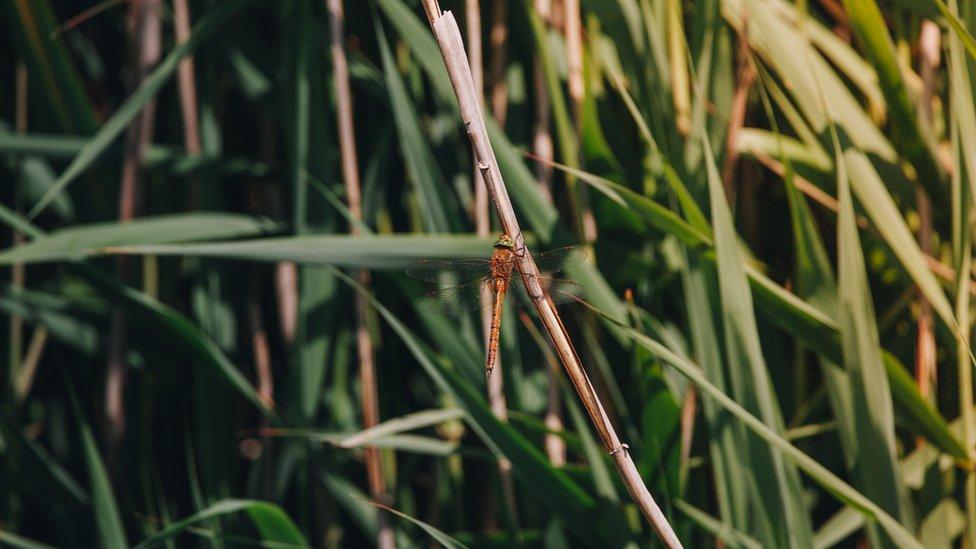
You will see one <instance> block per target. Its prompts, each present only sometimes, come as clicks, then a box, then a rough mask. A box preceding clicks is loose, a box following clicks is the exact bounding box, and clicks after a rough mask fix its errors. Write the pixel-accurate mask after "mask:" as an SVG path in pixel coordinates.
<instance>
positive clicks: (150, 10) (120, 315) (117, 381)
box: [105, 0, 162, 447]
mask: <svg viewBox="0 0 976 549" xmlns="http://www.w3.org/2000/svg"><path fill="white" fill-rule="evenodd" d="M161 10H162V1H161V0H137V1H134V2H133V3H132V8H131V11H130V21H129V23H130V27H129V36H130V40H131V42H132V43H133V45H134V51H135V55H134V56H133V60H132V66H133V68H134V69H135V70H134V76H135V82H133V83H132V88H133V89H135V88H136V87H137V86H138V85H139V84H140V83H141V82H142V81H143V80H145V79H146V77H147V76H148V75H149V72H150V71H151V70H152V69H153V67H154V66H155V65H156V63H157V62H158V61H159V57H160V54H161V53H162V51H161V48H162V40H161V38H162V25H161V22H160V11H161ZM155 116H156V100H155V99H153V100H150V101H148V102H147V103H146V105H145V107H143V109H142V112H141V113H140V115H139V116H138V117H137V118H136V119H135V120H133V122H132V124H131V125H130V126H129V129H128V131H127V132H126V135H125V158H124V160H123V163H122V184H121V189H120V193H119V221H121V222H123V223H124V222H126V221H130V220H132V219H134V218H135V217H136V216H137V215H139V213H140V212H141V210H142V177H143V169H144V167H145V157H146V151H147V150H148V148H149V143H150V141H151V140H152V135H153V126H154V124H153V122H154V120H155ZM116 270H117V272H118V275H119V279H120V280H123V281H125V280H126V279H128V278H129V277H128V274H129V273H128V271H129V264H128V261H126V258H124V257H122V256H119V258H118V259H117V262H116ZM125 341H126V320H125V313H124V311H123V310H122V308H121V307H116V308H115V309H114V310H113V312H112V326H111V335H110V337H109V356H108V375H107V377H106V380H105V415H106V417H107V419H108V438H109V442H110V445H111V446H113V447H116V446H117V445H118V443H119V441H120V440H121V438H122V434H123V433H124V431H125V401H124V397H123V395H124V393H125V379H126V364H125V349H126V342H125Z"/></svg>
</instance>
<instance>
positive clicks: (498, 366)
mask: <svg viewBox="0 0 976 549" xmlns="http://www.w3.org/2000/svg"><path fill="white" fill-rule="evenodd" d="M464 13H465V23H466V30H467V33H468V56H469V63H470V65H471V79H472V82H473V83H474V89H475V90H476V93H477V95H478V97H479V98H481V96H482V94H483V93H484V89H485V88H484V69H483V57H482V52H481V3H480V2H479V1H478V0H466V1H465V10H464ZM472 158H473V160H474V162H473V164H474V167H473V168H472V169H473V171H474V173H473V175H472V181H473V183H474V193H475V202H474V212H473V215H474V220H475V231H476V232H477V234H478V236H481V237H483V238H487V237H488V234H489V233H490V231H491V217H490V215H489V213H488V191H487V188H486V187H485V182H484V180H483V179H482V177H481V170H479V169H478V162H477V158H474V154H473V153H472ZM484 301H485V303H484V305H485V306H483V307H482V308H481V327H482V335H483V339H484V342H485V346H486V348H487V346H488V341H489V339H490V335H491V307H490V306H488V305H489V304H490V302H491V297H490V296H487V295H486V296H484ZM493 373H494V375H491V376H488V381H487V383H488V404H489V405H490V406H491V411H492V413H493V414H494V415H495V417H497V418H498V419H499V420H500V421H504V422H507V421H508V403H507V402H506V401H505V376H504V375H503V374H502V360H501V356H496V357H495V365H494V369H493ZM498 476H499V478H500V479H501V483H502V495H503V497H504V498H505V508H506V511H507V513H508V515H509V522H510V523H511V524H512V525H517V524H518V522H517V521H518V512H517V511H516V507H515V485H514V484H513V482H512V462H511V461H509V459H508V458H506V457H505V456H500V457H499V458H498Z"/></svg>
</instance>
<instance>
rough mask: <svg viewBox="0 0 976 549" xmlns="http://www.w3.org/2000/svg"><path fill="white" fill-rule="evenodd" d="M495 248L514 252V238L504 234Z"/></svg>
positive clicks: (496, 242) (497, 241)
mask: <svg viewBox="0 0 976 549" xmlns="http://www.w3.org/2000/svg"><path fill="white" fill-rule="evenodd" d="M495 247H496V248H505V249H508V250H514V249H515V241H514V240H512V237H510V236H508V235H507V234H503V235H501V236H499V237H498V240H496V241H495Z"/></svg>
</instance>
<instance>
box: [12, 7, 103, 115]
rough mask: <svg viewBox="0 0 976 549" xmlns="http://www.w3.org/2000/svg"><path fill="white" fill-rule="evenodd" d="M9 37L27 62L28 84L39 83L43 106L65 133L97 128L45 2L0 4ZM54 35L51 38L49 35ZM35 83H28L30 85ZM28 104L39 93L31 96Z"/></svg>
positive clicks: (58, 24)
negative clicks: (15, 43)
mask: <svg viewBox="0 0 976 549" xmlns="http://www.w3.org/2000/svg"><path fill="white" fill-rule="evenodd" d="M2 9H3V11H5V12H6V13H7V23H8V29H9V32H10V34H12V35H13V36H14V37H16V39H17V42H18V43H19V45H20V48H21V50H22V52H23V54H24V57H25V58H26V60H27V66H28V68H29V74H30V80H31V82H36V83H39V84H40V85H39V86H37V87H38V88H40V89H42V90H43V92H44V93H43V97H44V103H46V107H47V108H49V109H50V111H51V112H52V113H53V114H54V116H55V118H56V119H57V120H58V122H59V123H60V125H61V127H62V128H63V129H64V131H66V132H67V133H73V134H91V133H94V132H95V130H96V129H97V128H98V120H97V117H96V113H95V106H94V105H92V102H91V99H89V96H88V92H87V91H86V90H85V86H84V85H83V83H82V81H81V77H80V75H79V74H78V69H77V68H76V67H75V65H74V63H73V62H72V59H71V56H70V54H69V51H68V48H66V47H65V45H66V41H65V39H64V38H65V37H64V35H63V34H62V33H61V32H60V22H59V21H58V19H57V17H56V16H55V14H54V11H53V10H52V9H51V4H50V2H49V1H48V0H40V1H33V2H31V1H27V0H16V1H12V2H4V3H3V8H2ZM55 32H57V33H58V36H57V37H56V38H53V39H52V33H55ZM34 85H35V84H32V86H34ZM32 95H33V97H32V101H34V100H36V99H35V98H37V97H38V96H40V95H41V94H32Z"/></svg>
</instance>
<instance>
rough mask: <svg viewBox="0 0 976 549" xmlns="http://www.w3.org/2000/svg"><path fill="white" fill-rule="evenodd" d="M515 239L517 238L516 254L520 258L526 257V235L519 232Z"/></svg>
mask: <svg viewBox="0 0 976 549" xmlns="http://www.w3.org/2000/svg"><path fill="white" fill-rule="evenodd" d="M514 240H515V249H514V250H513V251H514V252H515V255H516V256H517V257H520V258H522V257H525V251H526V247H525V236H524V235H523V234H522V233H521V232H519V234H517V235H515V239H514Z"/></svg>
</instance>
